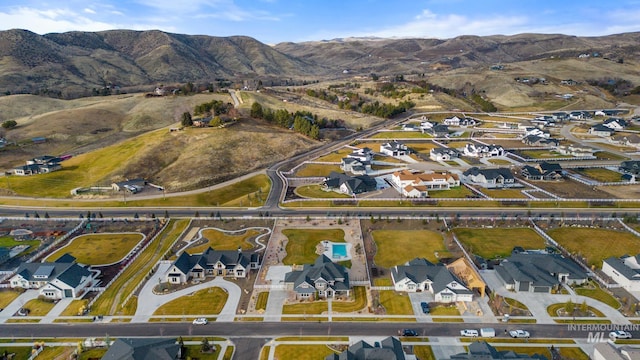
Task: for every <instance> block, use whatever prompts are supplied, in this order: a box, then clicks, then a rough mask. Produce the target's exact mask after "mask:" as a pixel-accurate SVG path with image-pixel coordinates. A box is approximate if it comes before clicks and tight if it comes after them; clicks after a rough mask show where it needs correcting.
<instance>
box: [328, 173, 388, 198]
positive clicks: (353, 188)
mask: <svg viewBox="0 0 640 360" xmlns="http://www.w3.org/2000/svg"><path fill="white" fill-rule="evenodd" d="M323 186H324V187H325V189H327V190H333V191H338V192H341V193H343V194H348V195H356V194H362V193H365V192H368V191H374V190H376V189H377V183H376V179H374V178H372V177H370V176H368V175H358V176H349V175H346V174H341V173H337V172H335V171H332V172H331V173H330V174H329V176H328V177H326V178H325V179H324V184H323Z"/></svg>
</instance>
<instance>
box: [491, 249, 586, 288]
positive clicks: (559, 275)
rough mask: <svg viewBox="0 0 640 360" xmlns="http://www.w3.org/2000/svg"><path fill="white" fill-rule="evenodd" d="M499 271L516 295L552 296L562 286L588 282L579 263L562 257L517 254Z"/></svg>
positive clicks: (503, 263)
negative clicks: (519, 293)
mask: <svg viewBox="0 0 640 360" xmlns="http://www.w3.org/2000/svg"><path fill="white" fill-rule="evenodd" d="M495 269H496V274H498V277H499V278H500V279H502V281H503V283H504V286H505V287H506V288H507V289H508V290H513V291H515V292H538V293H551V291H552V290H553V289H557V288H558V287H559V286H561V285H562V284H567V285H572V284H577V285H580V284H584V283H585V282H587V279H588V275H587V274H586V273H585V272H584V271H583V270H582V268H581V267H580V266H579V265H578V264H576V263H575V262H574V261H573V260H571V259H568V258H565V257H563V256H562V255H559V254H543V253H529V252H523V253H518V254H513V255H511V256H510V257H508V258H506V259H504V260H503V261H502V262H501V263H500V265H499V266H497V267H496V268H495Z"/></svg>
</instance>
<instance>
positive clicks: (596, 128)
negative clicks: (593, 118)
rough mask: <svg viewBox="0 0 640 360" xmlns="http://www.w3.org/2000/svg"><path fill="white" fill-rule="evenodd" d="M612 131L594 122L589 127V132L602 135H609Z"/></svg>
mask: <svg viewBox="0 0 640 360" xmlns="http://www.w3.org/2000/svg"><path fill="white" fill-rule="evenodd" d="M614 132H615V130H613V129H612V128H610V127H608V126H604V125H603V124H595V125H593V126H592V127H590V128H589V134H591V135H596V136H602V137H607V136H611V135H613V133H614Z"/></svg>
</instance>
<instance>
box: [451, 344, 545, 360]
mask: <svg viewBox="0 0 640 360" xmlns="http://www.w3.org/2000/svg"><path fill="white" fill-rule="evenodd" d="M467 349H468V350H467V352H466V353H460V354H456V355H452V356H451V357H450V358H449V359H450V360H503V359H518V360H547V358H546V357H545V356H543V355H540V354H533V355H529V354H519V353H516V352H515V351H513V350H502V351H500V350H497V349H496V348H495V347H493V346H491V345H489V344H488V343H487V342H486V341H474V342H472V343H471V344H469V346H468V347H467Z"/></svg>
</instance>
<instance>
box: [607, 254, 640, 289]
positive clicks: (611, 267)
mask: <svg viewBox="0 0 640 360" xmlns="http://www.w3.org/2000/svg"><path fill="white" fill-rule="evenodd" d="M602 272H603V273H605V274H606V275H607V276H609V277H610V278H611V279H613V281H615V282H616V283H618V284H620V285H621V286H622V287H623V288H625V289H626V290H627V291H640V255H635V256H629V255H624V256H622V257H620V258H617V257H610V258H608V259H605V260H603V261H602Z"/></svg>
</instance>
